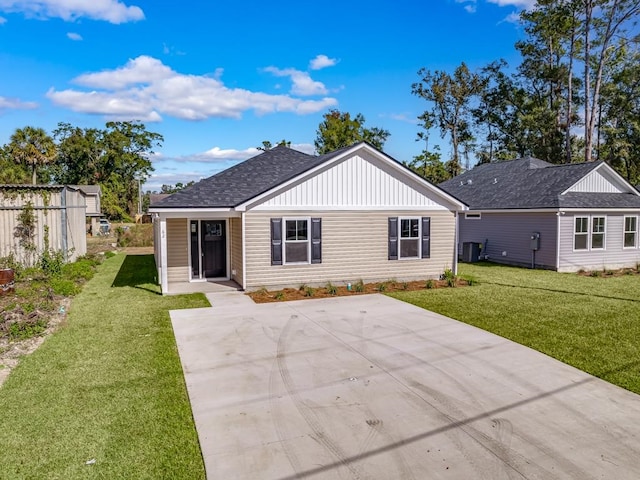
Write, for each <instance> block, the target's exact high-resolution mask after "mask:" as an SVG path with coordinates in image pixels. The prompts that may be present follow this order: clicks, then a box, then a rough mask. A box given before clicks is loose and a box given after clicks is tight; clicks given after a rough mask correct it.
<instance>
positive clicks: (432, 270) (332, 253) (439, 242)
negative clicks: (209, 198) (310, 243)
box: [245, 210, 455, 290]
mask: <svg viewBox="0 0 640 480" xmlns="http://www.w3.org/2000/svg"><path fill="white" fill-rule="evenodd" d="M403 216H407V217H431V256H430V258H424V259H422V258H421V259H410V260H389V259H388V256H389V250H388V239H389V237H388V232H389V226H388V225H389V224H388V222H389V217H403ZM283 217H313V218H321V219H322V263H319V264H304V265H271V253H270V252H271V242H270V228H271V226H270V219H271V218H283ZM245 228H246V232H245V233H246V244H245V245H246V252H245V257H246V279H247V285H245V288H246V289H248V290H252V289H257V288H261V287H267V288H276V287H282V286H298V285H301V284H308V285H324V284H326V283H327V282H329V281H330V282H333V283H335V284H338V285H341V284H345V283H347V282H357V281H358V280H363V281H364V282H370V281H384V280H390V279H396V280H398V281H402V280H414V279H416V280H417V279H427V278H434V277H438V276H439V275H440V274H442V272H443V271H444V270H445V269H447V268H451V267H452V263H453V258H454V244H455V215H454V214H453V213H452V212H450V211H442V210H438V211H429V210H412V211H407V210H404V211H403V210H393V211H336V210H334V211H277V212H262V211H260V212H257V211H252V212H247V213H246V219H245Z"/></svg>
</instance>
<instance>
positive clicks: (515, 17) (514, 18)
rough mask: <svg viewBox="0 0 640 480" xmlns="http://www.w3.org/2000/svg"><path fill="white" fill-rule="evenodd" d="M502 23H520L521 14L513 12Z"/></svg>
mask: <svg viewBox="0 0 640 480" xmlns="http://www.w3.org/2000/svg"><path fill="white" fill-rule="evenodd" d="M502 21H503V22H507V23H520V13H519V12H511V13H510V14H509V15H507V16H506V17H505V18H504V20H502Z"/></svg>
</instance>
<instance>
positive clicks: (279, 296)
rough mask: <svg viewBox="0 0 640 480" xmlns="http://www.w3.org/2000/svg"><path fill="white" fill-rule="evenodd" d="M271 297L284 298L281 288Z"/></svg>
mask: <svg viewBox="0 0 640 480" xmlns="http://www.w3.org/2000/svg"><path fill="white" fill-rule="evenodd" d="M273 298H275V299H276V300H284V292H283V291H282V290H280V291H279V292H276V294H275V295H274V296H273Z"/></svg>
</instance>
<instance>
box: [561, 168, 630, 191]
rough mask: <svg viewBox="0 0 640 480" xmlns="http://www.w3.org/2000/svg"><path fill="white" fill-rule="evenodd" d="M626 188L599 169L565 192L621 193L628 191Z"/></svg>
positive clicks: (606, 172)
mask: <svg viewBox="0 0 640 480" xmlns="http://www.w3.org/2000/svg"><path fill="white" fill-rule="evenodd" d="M627 188H628V187H627ZM627 188H625V187H624V186H623V185H620V181H619V180H618V179H616V178H615V177H614V176H613V175H611V174H610V173H609V172H608V171H607V170H606V169H603V168H600V169H597V170H594V171H592V172H590V173H588V174H587V175H586V176H585V177H584V178H582V179H581V180H580V181H578V182H577V183H576V184H575V185H573V186H572V187H571V188H570V189H569V190H567V192H588V193H596V192H597V193H622V192H626V191H628V190H627Z"/></svg>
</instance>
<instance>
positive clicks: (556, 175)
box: [439, 158, 640, 272]
mask: <svg viewBox="0 0 640 480" xmlns="http://www.w3.org/2000/svg"><path fill="white" fill-rule="evenodd" d="M439 187H441V188H442V189H444V190H445V191H447V192H448V193H449V194H451V195H453V196H454V197H456V198H458V199H460V200H461V201H463V202H465V203H466V204H467V205H469V211H468V212H466V213H465V214H463V215H461V217H460V226H459V228H460V235H459V248H460V250H459V251H460V253H461V254H463V256H464V257H466V256H467V254H468V252H470V251H473V249H472V248H468V249H467V247H468V246H469V245H473V244H474V243H477V244H482V245H483V246H484V245H485V244H486V248H484V249H483V250H482V252H481V256H482V257H483V258H484V257H487V258H488V259H489V260H491V261H494V262H500V263H508V264H514V265H523V266H535V267H537V268H548V269H553V270H558V271H561V272H574V271H578V270H580V269H585V270H593V269H605V268H607V269H615V268H622V267H635V266H636V264H637V263H638V262H640V243H639V239H638V222H639V221H640V220H639V216H640V192H638V190H636V189H635V188H634V187H633V186H632V185H630V184H629V183H628V182H627V181H625V180H624V179H623V178H622V177H621V176H620V175H619V174H618V173H616V172H615V171H614V170H613V169H612V168H611V167H609V166H608V165H607V164H605V163H602V162H590V163H576V164H565V165H552V164H549V163H547V162H544V161H542V160H538V159H535V158H522V159H519V160H512V161H508V162H496V163H489V164H484V165H478V166H477V167H475V168H473V169H472V170H469V171H467V172H465V173H463V174H462V175H459V176H457V177H455V178H453V179H451V180H448V181H446V182H443V183H441V184H440V185H439ZM536 234H537V235H536ZM536 236H537V237H538V238H537V239H536V238H532V237H536ZM470 260H471V258H470Z"/></svg>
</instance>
